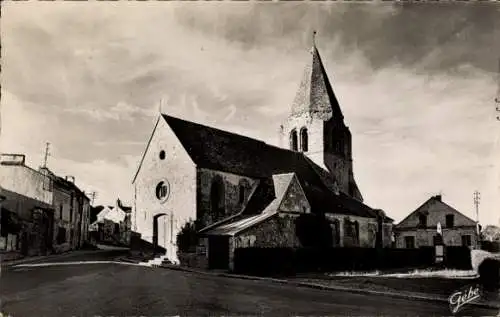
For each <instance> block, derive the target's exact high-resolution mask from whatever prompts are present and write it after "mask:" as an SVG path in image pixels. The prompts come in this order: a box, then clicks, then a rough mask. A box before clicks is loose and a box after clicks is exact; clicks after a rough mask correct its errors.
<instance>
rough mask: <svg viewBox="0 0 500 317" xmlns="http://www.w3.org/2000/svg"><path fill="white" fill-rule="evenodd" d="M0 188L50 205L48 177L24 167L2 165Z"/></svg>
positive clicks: (50, 190) (50, 187)
mask: <svg viewBox="0 0 500 317" xmlns="http://www.w3.org/2000/svg"><path fill="white" fill-rule="evenodd" d="M0 184H2V188H3V189H6V190H9V191H11V192H15V193H18V194H20V195H23V196H26V197H29V198H31V199H34V200H37V201H40V202H43V203H45V204H49V205H51V204H52V183H51V181H50V178H49V177H46V176H45V175H43V174H42V173H40V172H38V171H36V170H34V169H32V168H30V167H28V166H25V165H2V166H1V168H0Z"/></svg>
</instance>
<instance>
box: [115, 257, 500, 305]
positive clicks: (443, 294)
mask: <svg viewBox="0 0 500 317" xmlns="http://www.w3.org/2000/svg"><path fill="white" fill-rule="evenodd" d="M118 260H119V261H123V262H129V263H139V261H138V260H135V259H130V258H121V259H118ZM153 267H157V268H164V269H170V270H176V271H184V272H190V273H195V274H202V275H210V276H219V277H226V278H238V279H246V280H260V281H268V282H273V283H279V284H288V285H295V286H298V287H307V288H314V289H321V290H330V291H343V292H350V293H357V294H369V295H376V296H390V297H394V298H404V299H409V300H421V301H432V302H443V303H447V304H448V303H449V302H448V297H449V296H450V295H451V294H452V293H453V292H454V291H457V290H458V289H460V287H462V286H464V285H469V284H473V282H471V280H468V281H465V280H464V281H463V282H457V281H456V280H453V279H451V280H450V279H448V281H447V282H445V283H447V284H446V286H445V287H443V288H441V287H439V285H437V286H436V287H434V289H433V287H429V286H428V287H427V288H423V289H425V290H426V292H417V291H408V290H404V288H406V289H408V288H410V289H411V288H412V287H414V286H415V283H417V284H418V283H421V281H422V280H423V279H420V280H418V279H411V280H412V282H411V283H410V282H409V281H408V280H409V279H406V278H395V277H393V278H391V279H392V280H391V282H390V283H387V281H388V280H387V279H386V280H385V281H384V279H385V278H380V277H375V278H374V279H378V280H371V281H370V280H367V279H366V278H361V279H360V278H356V277H342V278H340V279H332V278H328V279H307V278H270V277H258V276H249V275H240V274H232V273H228V272H225V271H213V270H202V269H193V268H187V267H181V266H177V265H165V264H162V265H153ZM440 282H442V281H440ZM384 284H385V285H384ZM405 284H406V287H405ZM395 285H399V286H400V287H399V288H398V287H395ZM420 289H422V288H420ZM468 305H471V306H476V307H482V308H493V309H500V292H496V293H488V294H485V296H484V297H483V298H481V299H480V300H478V301H476V302H474V303H470V304H468Z"/></svg>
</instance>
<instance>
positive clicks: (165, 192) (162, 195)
mask: <svg viewBox="0 0 500 317" xmlns="http://www.w3.org/2000/svg"><path fill="white" fill-rule="evenodd" d="M155 193H156V198H158V200H160V201H161V202H162V203H164V202H166V201H167V200H168V196H169V195H170V185H169V183H168V182H167V181H166V180H163V181H161V182H159V183H158V185H156V190H155Z"/></svg>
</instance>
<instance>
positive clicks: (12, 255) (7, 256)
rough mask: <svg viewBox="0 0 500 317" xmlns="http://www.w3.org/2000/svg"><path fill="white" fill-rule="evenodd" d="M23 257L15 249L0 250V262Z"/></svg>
mask: <svg viewBox="0 0 500 317" xmlns="http://www.w3.org/2000/svg"><path fill="white" fill-rule="evenodd" d="M21 258H23V255H22V254H21V253H20V252H17V251H10V252H0V263H1V262H3V261H13V260H17V259H21Z"/></svg>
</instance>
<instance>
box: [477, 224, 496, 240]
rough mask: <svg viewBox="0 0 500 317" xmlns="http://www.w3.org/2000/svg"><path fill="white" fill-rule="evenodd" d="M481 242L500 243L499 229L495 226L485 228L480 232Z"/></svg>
mask: <svg viewBox="0 0 500 317" xmlns="http://www.w3.org/2000/svg"><path fill="white" fill-rule="evenodd" d="M481 238H482V240H483V241H498V242H500V228H499V227H497V226H491V225H490V226H486V227H485V228H484V229H483V231H482V232H481Z"/></svg>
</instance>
